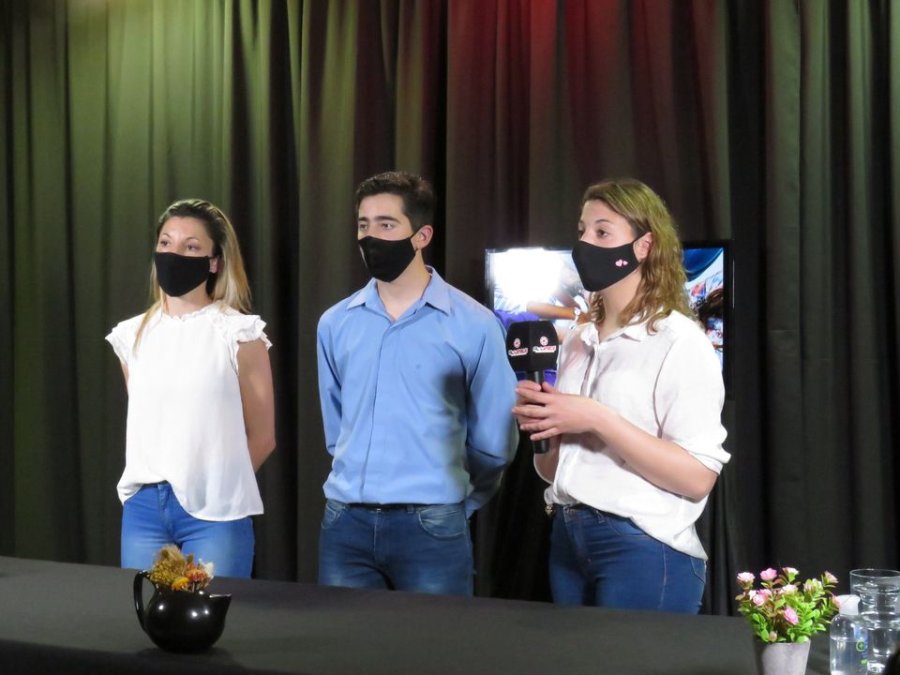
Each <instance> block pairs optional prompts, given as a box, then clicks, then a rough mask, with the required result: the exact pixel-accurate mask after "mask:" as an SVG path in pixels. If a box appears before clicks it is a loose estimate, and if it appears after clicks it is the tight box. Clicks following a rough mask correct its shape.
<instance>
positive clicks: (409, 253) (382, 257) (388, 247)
mask: <svg viewBox="0 0 900 675" xmlns="http://www.w3.org/2000/svg"><path fill="white" fill-rule="evenodd" d="M415 236H416V235H415V234H413V235H412V236H410V237H409V238H408V239H397V240H389V239H379V238H378V237H371V236H370V237H363V238H362V239H360V240H359V250H360V251H361V252H362V257H363V260H364V261H365V263H366V267H368V268H369V274H371V275H372V276H373V277H375V278H376V279H378V280H379V281H393V280H394V279H396V278H397V277H399V276H400V275H401V274H403V272H404V271H405V270H406V268H407V267H409V264H410V263H411V262H412V261H413V258H415V257H416V249H415V247H413V245H412V238H413V237H415Z"/></svg>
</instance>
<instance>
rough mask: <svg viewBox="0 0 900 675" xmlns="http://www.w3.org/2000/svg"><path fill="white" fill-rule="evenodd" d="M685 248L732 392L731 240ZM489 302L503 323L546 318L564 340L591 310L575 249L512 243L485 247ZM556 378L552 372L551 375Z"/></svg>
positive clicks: (694, 299) (697, 301)
mask: <svg viewBox="0 0 900 675" xmlns="http://www.w3.org/2000/svg"><path fill="white" fill-rule="evenodd" d="M682 246H683V248H684V268H685V274H686V276H687V282H686V283H685V293H686V294H687V296H688V301H689V303H690V306H691V308H692V309H693V310H694V312H695V313H696V315H697V318H698V319H699V321H700V323H701V324H702V325H703V328H704V330H705V331H706V335H707V337H709V340H710V342H712V345H713V347H714V348H715V350H716V354H717V356H718V357H719V363H720V364H721V366H722V377H723V379H724V380H725V391H726V394H727V395H728V396H729V398H730V397H731V375H730V370H731V357H730V352H731V349H730V343H731V340H732V328H731V326H732V296H733V293H732V259H731V251H730V246H729V242H728V241H726V240H716V241H693V242H692V241H688V242H684V243H683V244H682ZM484 268H485V286H486V298H487V302H488V306H489V307H490V308H491V309H492V310H493V311H494V313H495V314H496V315H497V316H498V317H499V318H500V320H501V321H502V322H503V325H504V326H505V327H506V326H509V324H511V323H513V322H515V321H529V320H535V319H546V320H549V321H552V322H553V323H554V325H555V326H556V329H557V331H558V332H559V333H560V340H562V338H563V337H564V336H565V333H566V332H567V331H568V330H569V329H570V328H571V327H572V325H573V323H574V322H575V320H576V317H578V316H579V315H581V314H584V313H586V312H587V311H588V301H589V296H590V293H588V292H587V291H586V290H585V289H584V288H583V287H582V285H581V280H580V279H579V278H578V273H577V272H576V271H575V265H574V264H573V263H572V252H571V249H558V248H540V247H526V248H510V249H504V250H497V249H488V250H487V251H486V252H485V265H484ZM550 379H551V380H552V379H553V378H552V376H550Z"/></svg>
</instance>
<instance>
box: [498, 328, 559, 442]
mask: <svg viewBox="0 0 900 675" xmlns="http://www.w3.org/2000/svg"><path fill="white" fill-rule="evenodd" d="M558 354H559V337H557V335H556V329H555V328H554V327H553V324H552V323H550V322H549V321H517V322H516V323H512V324H510V326H509V330H507V331H506V355H507V356H508V357H509V365H510V366H512V369H513V370H515V371H519V372H524V373H525V376H526V378H527V379H529V380H531V381H532V382H537V383H538V384H543V383H544V371H545V370H556V357H557V355H558ZM532 444H533V445H534V451H535V452H536V453H537V454H543V453H545V452H547V451H548V450H549V449H550V445H549V443H548V442H547V439H544V440H542V441H532Z"/></svg>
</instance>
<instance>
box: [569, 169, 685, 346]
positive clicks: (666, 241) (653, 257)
mask: <svg viewBox="0 0 900 675" xmlns="http://www.w3.org/2000/svg"><path fill="white" fill-rule="evenodd" d="M590 201H601V202H603V203H604V204H606V205H607V206H608V207H609V208H610V209H612V210H613V211H615V212H616V213H618V214H619V215H620V216H622V217H623V218H625V220H627V221H628V224H629V225H631V229H632V232H633V233H634V237H635V239H637V238H638V237H641V236H643V235H645V234H647V233H648V232H650V233H652V235H653V242H652V244H651V246H650V251H649V253H648V254H647V257H646V258H645V259H644V261H643V262H642V263H641V267H640V269H641V283H640V285H639V286H638V289H637V292H636V293H635V295H634V298H632V300H631V302H629V303H628V304H627V305H626V306H625V307H624V309H623V310H622V313H621V314H620V315H619V322H620V323H621V324H622V325H623V326H625V325H628V324H636V323H643V322H644V321H649V330H650V331H651V332H652V331H653V330H655V327H656V322H657V321H659V320H660V319H664V318H665V317H667V316H669V314H671V313H672V312H673V311H679V312H681V313H682V314H685V315H686V316H689V317H693V316H694V313H693V311H692V310H691V308H690V305H689V304H688V298H687V293H686V292H685V290H684V284H685V282H686V280H687V278H686V276H685V273H684V263H683V260H682V252H681V242H680V241H679V240H678V231H677V230H676V228H675V222H674V220H673V218H672V214H671V213H669V209H668V208H666V205H665V202H663V200H662V199H661V198H660V196H659V195H658V194H656V193H655V192H654V191H653V190H651V189H650V188H649V187H647V186H646V185H645V184H644V183H642V182H640V181H639V180H635V179H633V178H624V179H620V180H611V181H604V182H602V183H596V184H594V185H591V186H590V187H589V188H588V189H587V190H585V192H584V196H583V197H582V199H581V205H582V207H583V206H584V205H585V204H586V203H587V202H590ZM604 318H606V309H605V307H604V306H603V298H602V297H600V294H599V293H595V294H593V295H592V296H591V311H590V320H591V321H593V322H594V323H595V324H600V323H602V321H603V320H604Z"/></svg>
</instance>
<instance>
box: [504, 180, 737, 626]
mask: <svg viewBox="0 0 900 675" xmlns="http://www.w3.org/2000/svg"><path fill="white" fill-rule="evenodd" d="M578 229H579V234H580V241H578V242H577V243H576V245H575V248H574V250H573V252H572V258H573V261H574V263H575V266H576V269H577V270H578V273H579V276H580V277H581V280H582V283H583V285H584V287H585V288H586V289H587V290H589V291H593V295H592V297H591V313H590V317H589V318H590V320H589V321H586V322H584V323H581V324H579V325H578V326H577V327H576V328H574V329H573V330H572V331H571V332H570V333H569V335H568V336H567V338H566V340H565V342H564V343H563V346H562V349H561V350H560V361H559V377H558V381H557V384H556V388H554V387H552V386H550V385H549V384H544V386H543V390H541V388H540V387H538V386H537V385H536V384H534V383H533V382H528V381H525V382H521V383H519V385H518V388H517V393H518V396H519V400H518V403H517V405H516V407H515V408H514V409H513V412H514V413H515V414H516V416H517V418H518V420H519V425H520V428H521V429H522V430H523V431H526V432H530V434H531V438H532V439H533V440H540V439H550V441H551V443H550V451H549V452H548V453H546V454H544V455H535V468H536V469H537V472H538V474H539V475H540V476H541V477H542V478H543V479H544V480H546V481H547V482H548V483H550V486H549V487H548V488H547V490H546V493H545V500H546V501H547V504H548V510H549V511H551V512H553V514H554V517H553V528H552V535H551V550H550V582H551V590H552V593H553V599H554V601H555V602H559V603H563V604H586V605H597V606H606V607H620V608H631V609H655V610H663V611H674V612H688V613H696V612H697V611H698V610H699V607H700V602H701V599H702V595H703V588H704V584H705V577H706V558H707V556H706V553H705V552H704V550H703V546H702V545H701V543H700V540H699V538H698V537H697V533H696V530H695V528H694V523H695V521H696V520H697V518H698V517H699V516H700V514H701V513H702V511H703V508H704V506H705V504H706V499H707V496H708V495H709V492H710V490H711V489H712V487H713V485H714V484H715V481H716V478H717V477H718V474H719V472H720V471H721V469H722V466H723V465H724V464H725V463H726V462H727V461H728V460H729V458H730V456H729V454H728V453H727V452H726V451H725V450H724V449H723V448H722V442H723V441H724V439H725V435H726V432H725V429H724V428H723V427H722V423H721V412H722V405H723V402H724V387H723V384H722V374H721V369H720V366H719V362H718V359H717V358H716V355H715V351H714V349H713V347H712V345H711V344H710V342H709V340H708V339H707V338H706V336H705V334H704V333H703V331H702V329H701V328H700V326H699V325H698V324H697V323H696V321H695V320H694V319H693V316H692V313H691V310H690V308H689V307H688V304H687V297H686V294H685V290H684V281H685V276H684V270H683V266H682V253H681V245H680V243H679V241H678V237H677V233H676V231H675V226H674V224H673V222H672V217H671V215H670V214H669V212H668V210H667V209H666V206H665V204H664V203H663V202H662V200H661V199H660V198H659V196H657V195H656V194H655V193H654V192H653V191H652V190H651V189H650V188H649V187H647V186H646V185H644V184H643V183H640V182H639V181H636V180H620V181H611V182H605V183H599V184H597V185H592V186H591V187H589V188H588V189H587V191H586V192H585V194H584V198H583V199H582V212H581V220H580V222H579V225H578Z"/></svg>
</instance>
